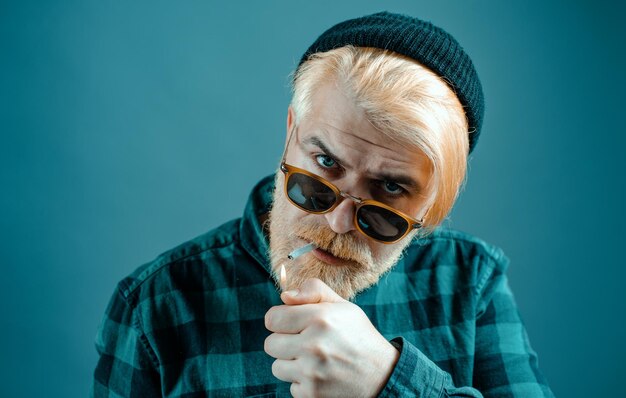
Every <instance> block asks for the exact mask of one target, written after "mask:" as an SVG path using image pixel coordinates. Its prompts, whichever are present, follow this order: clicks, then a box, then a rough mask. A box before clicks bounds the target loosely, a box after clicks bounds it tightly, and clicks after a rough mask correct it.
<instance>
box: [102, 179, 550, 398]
mask: <svg viewBox="0 0 626 398" xmlns="http://www.w3.org/2000/svg"><path fill="white" fill-rule="evenodd" d="M273 189H274V186H273V179H272V177H266V178H265V179H263V180H262V181H261V182H260V183H259V184H258V185H257V186H256V187H255V189H254V190H253V192H252V194H251V196H250V199H249V201H248V204H247V206H246V209H245V212H244V216H243V217H242V218H241V219H237V220H233V221H231V222H228V223H226V224H224V225H222V226H221V227H219V228H217V229H214V230H212V231H210V232H208V233H206V234H205V235H202V236H200V237H198V238H195V239H193V240H191V241H189V242H187V243H184V244H182V245H181V246H178V247H177V248H175V249H173V250H171V251H169V252H166V253H164V254H162V255H160V256H159V257H158V258H157V259H156V260H154V261H152V262H150V263H148V264H145V265H143V266H141V267H140V268H138V269H137V270H136V271H135V272H134V273H132V275H130V276H129V277H127V278H126V279H124V280H122V281H121V282H120V283H119V285H118V286H117V289H116V290H115V292H114V294H113V297H112V298H111V301H110V303H109V306H108V308H107V310H106V314H105V316H104V319H103V321H102V323H101V325H100V327H99V330H98V333H97V337H96V349H97V351H98V353H99V355H100V356H99V361H98V363H97V366H96V369H95V374H94V380H93V386H92V391H91V395H92V396H93V397H159V396H163V397H181V398H182V397H186V398H191V397H206V396H211V397H221V396H223V397H236V396H263V397H269V396H289V384H288V383H283V382H281V381H279V380H278V379H276V378H275V377H274V376H273V375H272V372H271V365H272V362H273V358H271V357H270V356H269V355H267V354H266V353H265V352H264V351H263V342H264V340H265V338H266V337H267V336H268V335H269V331H268V330H266V329H265V327H264V315H265V313H266V312H267V310H268V309H269V308H270V307H272V306H274V305H280V304H282V303H281V301H280V298H279V293H278V291H277V288H276V286H275V284H274V282H273V280H272V279H271V277H270V275H269V270H270V265H269V260H268V258H267V254H266V253H267V248H268V244H267V238H266V236H265V234H264V232H263V229H262V227H261V225H260V223H259V220H258V217H259V216H260V215H261V214H264V213H266V212H267V211H268V210H269V207H270V204H271V198H272V193H273ZM507 264H508V260H507V259H506V257H505V256H504V255H503V253H502V251H501V250H500V249H498V248H496V247H494V246H491V245H489V244H486V243H485V242H483V241H481V240H479V239H477V238H474V237H471V236H469V235H467V234H464V233H461V232H458V231H454V230H450V229H443V228H440V229H438V230H437V231H436V232H434V233H433V234H432V235H431V236H429V237H427V238H423V239H421V240H416V241H415V242H413V243H412V244H411V245H410V246H409V248H408V249H407V251H406V254H405V255H404V256H403V257H402V258H401V260H400V261H399V262H398V264H397V265H396V266H395V267H394V268H393V270H392V271H391V272H389V273H387V274H386V275H384V276H383V277H382V278H381V280H380V281H379V282H378V283H377V284H376V285H374V286H372V287H370V288H369V289H367V290H365V291H364V292H362V293H360V294H359V295H358V296H357V297H356V299H355V301H354V302H355V303H356V304H357V305H359V306H360V307H361V308H362V309H363V310H364V311H365V313H366V314H367V315H368V317H369V319H370V320H371V322H372V323H373V325H374V326H375V327H376V328H377V329H378V330H379V331H380V333H381V334H382V335H383V336H385V337H386V338H388V339H389V340H390V341H392V343H393V344H394V345H395V346H396V347H397V348H398V349H399V350H400V353H401V354H400V358H399V360H398V363H397V364H396V367H395V368H394V370H393V373H392V375H391V377H390V379H389V381H388V383H387V385H386V386H385V387H384V389H383V391H382V392H381V394H380V396H385V397H404V396H406V397H479V396H485V397H543V396H553V395H552V392H551V391H550V389H549V387H548V386H547V383H546V381H545V379H544V378H543V377H542V375H541V374H540V373H539V370H538V367H537V357H536V354H535V352H534V351H533V350H532V349H531V347H530V345H529V342H528V337H527V335H526V331H525V329H524V326H523V324H522V322H521V320H520V317H519V315H518V311H517V308H516V305H515V302H514V299H513V296H512V294H511V291H510V290H509V286H508V283H507V279H506V276H505V273H504V272H505V269H506V267H507ZM364 348H366V347H364ZM481 394H482V395H481Z"/></svg>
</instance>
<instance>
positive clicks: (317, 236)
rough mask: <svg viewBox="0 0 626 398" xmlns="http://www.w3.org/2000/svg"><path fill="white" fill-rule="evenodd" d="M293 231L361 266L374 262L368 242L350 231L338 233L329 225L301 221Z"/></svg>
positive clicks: (335, 254)
mask: <svg viewBox="0 0 626 398" xmlns="http://www.w3.org/2000/svg"><path fill="white" fill-rule="evenodd" d="M293 233H294V235H295V236H297V237H298V238H300V239H302V240H305V241H308V242H313V243H315V244H316V245H317V247H319V248H320V249H322V250H324V251H327V252H329V253H330V254H332V255H333V256H335V257H338V258H341V259H344V260H347V261H349V262H353V263H357V265H360V266H366V265H369V264H371V262H372V254H371V251H370V249H369V247H368V246H367V244H366V243H365V242H363V241H361V240H358V239H357V238H356V237H354V236H353V235H351V234H349V233H346V234H338V233H336V232H334V231H333V230H331V229H330V228H329V227H327V226H324V225H319V224H305V223H300V224H299V225H298V226H297V227H296V228H295V229H294V231H293Z"/></svg>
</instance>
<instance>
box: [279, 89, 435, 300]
mask: <svg viewBox="0 0 626 398" xmlns="http://www.w3.org/2000/svg"><path fill="white" fill-rule="evenodd" d="M311 103H312V109H311V111H310V112H309V114H308V115H307V117H306V118H305V119H304V120H301V121H300V124H299V125H298V127H297V128H296V130H295V131H294V133H293V134H294V137H292V139H291V142H290V144H289V148H288V152H287V159H286V162H287V163H288V164H290V165H293V166H296V167H299V168H302V169H305V170H308V171H310V172H312V173H315V174H317V175H319V176H321V177H323V178H325V179H326V180H328V181H330V182H332V183H333V184H335V185H336V186H337V187H338V188H339V189H341V190H342V191H344V192H347V193H349V194H351V195H353V196H356V197H360V198H362V199H375V200H378V201H380V202H383V203H385V204H387V205H389V206H392V207H393V208H395V209H398V210H400V211H402V212H404V213H405V214H408V215H410V216H412V217H414V218H416V219H420V218H421V217H422V216H423V215H424V213H425V212H426V208H425V206H426V202H427V198H428V194H429V193H428V192H425V191H424V190H425V188H420V187H427V186H428V182H429V179H430V177H431V174H432V167H431V164H430V162H429V160H428V158H427V157H426V156H425V155H424V154H423V153H422V152H421V151H419V150H417V149H416V148H414V147H413V148H411V147H409V146H408V145H403V144H400V143H398V142H396V141H393V140H390V139H389V138H388V137H387V136H385V135H383V134H382V133H381V132H380V131H378V130H377V129H376V128H374V126H373V125H372V124H371V123H370V122H369V121H368V119H367V118H366V115H365V113H364V112H363V111H362V110H361V109H359V108H357V107H356V106H355V105H354V103H353V102H352V101H351V100H350V99H348V98H346V97H345V95H344V94H343V93H342V92H341V91H340V90H339V89H338V88H337V87H335V85H334V84H326V85H324V86H323V87H320V88H319V89H318V90H317V91H316V92H315V94H314V96H313V98H312V101H311ZM292 123H294V115H293V113H292V110H291V109H290V110H289V117H288V120H287V131H291V127H292ZM284 181H285V177H284V174H283V173H282V172H281V171H278V172H277V174H276V191H275V194H274V203H273V207H272V211H271V212H270V216H269V222H270V251H271V256H270V257H271V261H272V269H273V270H274V274H275V275H274V276H275V278H276V275H277V273H278V271H279V269H280V266H281V264H285V268H286V270H287V288H288V289H292V288H296V287H298V286H300V284H301V283H302V282H304V280H306V279H307V278H312V277H315V278H319V279H321V280H322V281H324V282H325V283H326V284H327V285H328V286H330V287H331V288H332V289H333V290H334V291H335V292H337V293H338V294H339V295H340V296H342V297H344V298H346V299H350V298H353V297H354V296H355V295H356V294H357V293H358V292H360V291H362V290H364V289H366V288H367V287H369V286H371V285H372V284H374V283H376V282H377V281H378V280H379V278H380V276H381V275H382V274H383V273H384V272H386V271H388V270H389V269H390V268H391V267H392V266H393V265H394V264H395V263H396V262H397V260H398V259H399V257H400V255H401V253H402V250H404V248H405V247H406V246H407V245H408V244H409V243H410V241H411V237H412V236H413V235H414V233H411V234H409V235H408V236H406V237H405V238H404V239H403V240H401V241H399V242H397V243H393V244H384V243H380V242H377V241H374V240H372V239H370V238H368V237H366V236H365V235H363V234H362V233H360V232H359V231H358V230H357V229H356V227H355V225H354V212H355V203H354V202H353V201H352V200H349V199H344V200H343V201H342V202H341V203H340V204H339V205H338V206H337V207H336V208H335V209H334V210H333V211H332V212H330V213H326V214H321V215H320V214H311V213H307V212H305V211H303V210H300V209H299V208H297V207H296V206H294V205H292V204H291V203H290V202H289V201H288V199H287V198H286V196H285V194H284V188H283V187H284ZM411 182H412V183H411ZM311 242H313V243H315V244H316V245H318V246H319V248H318V249H316V250H314V251H312V252H309V253H307V254H304V255H303V256H301V257H300V258H298V259H296V260H294V261H291V260H287V254H288V253H290V252H291V251H292V250H294V249H297V248H299V247H301V246H303V245H306V244H308V243H311Z"/></svg>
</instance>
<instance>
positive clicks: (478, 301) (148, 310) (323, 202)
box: [92, 13, 552, 397]
mask: <svg viewBox="0 0 626 398" xmlns="http://www.w3.org/2000/svg"><path fill="white" fill-rule="evenodd" d="M482 114H483V98H482V89H481V86H480V82H479V80H478V77H477V75H476V72H475V70H474V67H473V65H472V63H471V61H470V59H469V57H468V56H467V54H465V53H464V52H463V50H462V48H461V47H460V46H459V44H458V43H457V42H456V41H455V40H454V39H453V38H452V37H451V36H450V35H449V34H447V33H446V32H444V31H443V30H441V29H439V28H437V27H435V26H433V25H431V24H429V23H426V22H423V21H420V20H418V19H415V18H411V17H407V16H402V15H396V14H390V13H378V14H374V15H370V16H366V17H362V18H357V19H354V20H349V21H345V22H343V23H340V24H338V25H336V26H334V27H332V28H331V29H329V30H328V31H326V32H325V33H324V34H322V35H321V36H320V37H319V38H318V40H317V41H316V42H315V43H314V44H313V45H312V46H311V47H310V48H309V50H308V51H307V52H306V53H305V54H304V56H303V58H302V61H301V63H300V65H299V67H298V69H297V71H296V74H295V77H294V95H293V99H292V102H291V105H290V107H289V109H288V113H287V123H286V124H287V126H286V138H285V140H286V143H285V149H284V154H283V158H282V160H281V164H280V167H279V170H278V171H277V172H276V175H275V176H274V178H265V179H263V180H262V181H261V182H260V183H259V184H258V185H257V186H256V187H255V188H254V190H253V191H252V194H251V196H250V200H249V202H248V205H247V207H246V209H245V213H244V216H243V218H241V219H237V220H234V221H232V222H229V223H227V224H225V225H223V226H221V227H219V228H217V229H215V230H213V231H210V232H208V233H207V234H205V235H203V236H200V237H198V238H196V239H194V240H192V241H190V242H187V243H185V244H183V245H181V246H179V247H178V248H175V249H173V250H172V251H169V252H167V253H165V254H163V255H161V256H160V257H159V258H157V259H156V260H155V261H153V262H151V263H149V264H146V265H144V266H142V267H140V268H139V269H138V270H136V271H135V272H134V273H133V274H132V275H131V276H130V277H128V278H126V279H124V280H123V281H122V282H120V284H119V286H118V288H117V291H116V293H115V294H114V296H113V298H112V300H111V303H110V304H109V308H108V309H107V313H106V316H105V318H104V321H103V323H102V325H101V328H100V331H99V333H98V336H97V340H96V346H97V349H98V351H99V353H100V360H99V362H98V365H97V368H96V371H95V380H94V385H93V390H92V395H93V396H96V397H104V396H125V397H126V396H128V397H140V396H141V397H144V396H168V397H204V396H287V395H289V394H290V393H291V394H292V395H293V396H296V397H308V396H346V397H364V396H377V395H380V396H419V397H441V396H457V397H479V396H493V397H495V396H507V397H508V396H517V397H531V396H532V397H539V396H552V393H551V391H550V389H549V387H548V386H547V384H546V382H545V380H544V378H543V377H542V376H541V375H540V373H539V371H538V368H537V362H536V355H535V353H534V352H533V351H532V349H531V348H530V346H529V343H528V339H527V336H526V332H525V330H524V327H523V325H522V323H521V321H520V319H519V316H518V313H517V309H516V306H515V303H514V300H513V297H512V295H511V292H510V290H509V288H508V284H507V280H506V276H505V274H504V271H505V269H506V267H507V259H506V257H504V255H503V253H502V252H501V251H500V250H499V249H497V248H495V247H493V246H491V245H488V244H486V243H484V242H482V241H481V240H479V239H477V238H474V237H471V236H468V235H466V234H463V233H461V232H458V231H452V230H449V229H445V228H441V227H439V224H441V222H442V221H443V220H444V218H445V217H446V215H447V214H448V213H449V211H450V209H451V207H452V205H453V204H454V201H455V199H456V197H457V195H458V192H459V189H460V187H461V185H462V183H463V180H464V178H465V170H466V162H467V155H468V153H469V152H470V151H471V150H472V149H473V148H474V146H475V145H476V142H477V139H478V135H479V133H480V127H481V122H482ZM303 247H304V249H302V250H298V249H300V248H303ZM294 250H296V251H297V252H299V253H300V256H299V257H297V258H294V259H289V255H290V253H295V252H294ZM302 253H304V254H302ZM292 257H296V255H295V254H294V255H293V256H292ZM282 270H284V271H282ZM278 284H280V285H281V289H280V290H279V289H277V285H278Z"/></svg>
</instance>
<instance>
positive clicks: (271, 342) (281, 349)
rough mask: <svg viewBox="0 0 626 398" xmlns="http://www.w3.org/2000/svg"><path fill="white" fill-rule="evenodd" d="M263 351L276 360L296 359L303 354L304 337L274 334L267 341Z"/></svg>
mask: <svg viewBox="0 0 626 398" xmlns="http://www.w3.org/2000/svg"><path fill="white" fill-rule="evenodd" d="M263 349H264V350H265V352H266V353H267V355H269V356H271V357H274V358H276V359H285V360H290V359H296V358H297V357H298V356H299V355H300V354H301V353H302V336H300V335H299V334H281V333H272V334H270V335H269V336H268V337H267V338H266V339H265V343H264V345H263Z"/></svg>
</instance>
